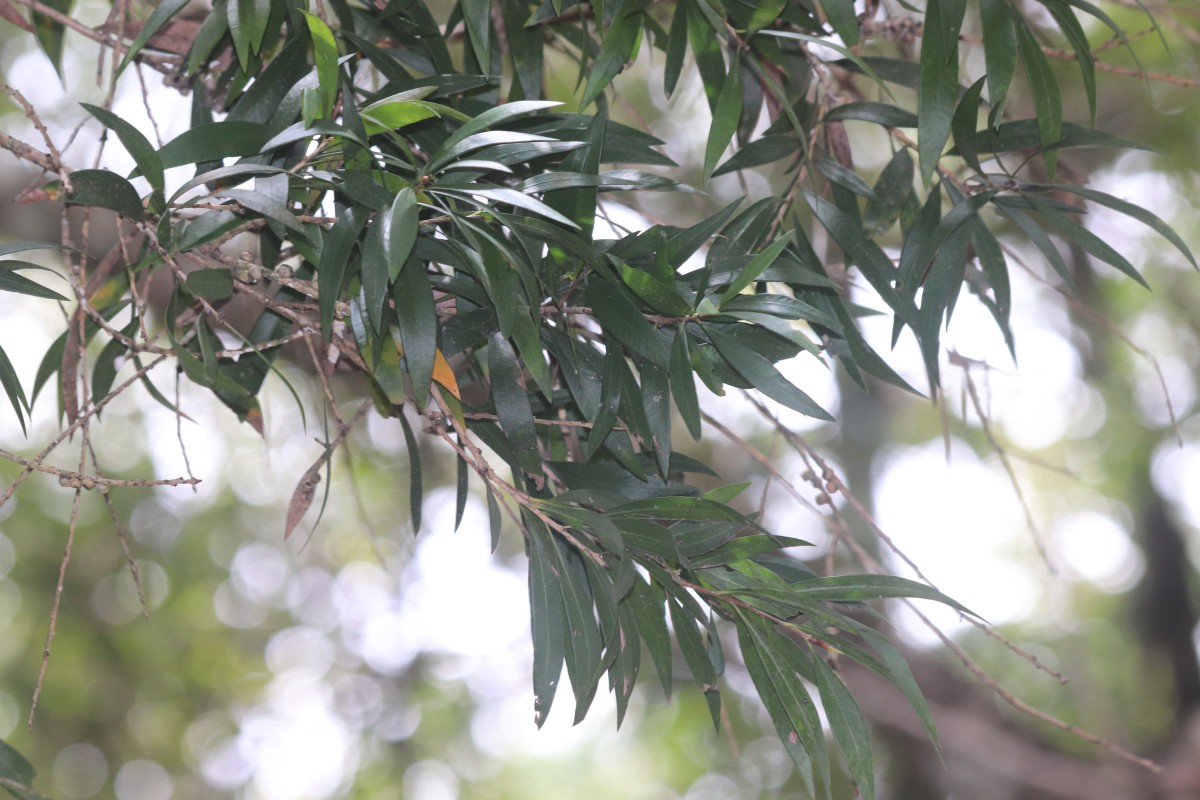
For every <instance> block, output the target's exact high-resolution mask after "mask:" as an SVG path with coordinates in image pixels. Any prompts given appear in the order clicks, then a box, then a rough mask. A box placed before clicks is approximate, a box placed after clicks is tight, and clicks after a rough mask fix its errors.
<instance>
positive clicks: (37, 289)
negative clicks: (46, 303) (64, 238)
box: [0, 259, 67, 301]
mask: <svg viewBox="0 0 1200 800" xmlns="http://www.w3.org/2000/svg"><path fill="white" fill-rule="evenodd" d="M19 269H45V268H44V267H42V266H40V265H38V264H33V263H31V262H29V261H17V260H15V259H14V260H12V261H0V292H16V293H17V294H24V295H29V296H30V297H44V298H46V299H47V300H64V301H65V300H67V298H66V296H64V295H61V294H59V293H58V292H56V291H54V290H53V289H48V288H46V287H45V286H42V285H41V284H40V283H38V282H37V281H32V280H30V279H29V278H26V277H25V276H24V275H18V274H17V272H16V270H19Z"/></svg>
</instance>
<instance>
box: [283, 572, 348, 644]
mask: <svg viewBox="0 0 1200 800" xmlns="http://www.w3.org/2000/svg"><path fill="white" fill-rule="evenodd" d="M287 606H288V610H289V611H291V612H292V616H293V617H295V618H296V621H297V622H300V623H303V624H305V625H308V626H310V627H312V628H317V629H318V630H322V631H325V632H329V631H332V630H334V629H335V628H336V627H337V624H338V613H337V607H336V606H335V605H334V603H333V576H332V575H330V574H329V573H328V572H326V571H325V570H323V569H318V568H316V567H307V568H305V569H302V570H300V571H299V572H297V573H296V574H294V575H292V576H291V578H289V579H288V585H287Z"/></svg>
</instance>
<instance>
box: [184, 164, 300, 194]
mask: <svg viewBox="0 0 1200 800" xmlns="http://www.w3.org/2000/svg"><path fill="white" fill-rule="evenodd" d="M286 171H287V170H285V169H283V168H282V167H273V166H271V165H269V164H231V165H230V166H228V167H217V168H216V169H211V170H209V171H208V172H203V173H201V174H199V175H197V176H196V177H194V178H192V179H191V180H190V181H188V182H187V183H185V184H183V185H182V186H180V187H179V188H178V189H176V190H175V193H174V194H172V195H171V199H170V202H171V203H174V202H175V200H176V199H178V198H179V197H182V196H183V195H184V194H185V193H186V192H188V191H190V190H192V189H195V188H196V187H197V186H203V185H205V184H213V185H214V186H215V187H216V188H217V189H220V188H222V187H223V186H230V187H232V186H236V185H238V184H240V183H245V181H246V180H247V179H248V178H252V177H255V176H257V175H279V174H281V173H284V172H286ZM230 179H236V180H230Z"/></svg>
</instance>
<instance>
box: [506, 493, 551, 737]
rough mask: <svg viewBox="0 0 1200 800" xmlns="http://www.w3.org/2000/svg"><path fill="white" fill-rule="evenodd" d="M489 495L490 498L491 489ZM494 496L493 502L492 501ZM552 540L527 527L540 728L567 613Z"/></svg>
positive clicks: (535, 692) (547, 708)
mask: <svg viewBox="0 0 1200 800" xmlns="http://www.w3.org/2000/svg"><path fill="white" fill-rule="evenodd" d="M488 497H489V498H492V493H491V489H490V488H489V489H488ZM494 502H495V501H494V499H493V500H492V503H494ZM554 550H555V548H554V543H553V542H552V541H551V540H550V534H549V533H548V532H547V531H546V529H545V528H543V527H542V526H541V525H531V526H529V609H530V612H531V613H530V618H531V619H530V621H531V626H532V629H533V721H534V722H535V723H536V724H537V726H538V727H539V728H540V727H541V726H542V723H544V722H545V721H546V716H547V715H548V714H549V713H550V706H551V704H552V703H553V702H554V694H555V691H556V690H557V689H558V681H559V678H560V677H562V668H563V658H564V655H565V653H566V647H567V616H566V609H565V608H564V607H563V590H562V586H561V583H562V579H561V578H560V575H559V570H558V566H557V564H556V563H555V561H556V559H555V553H554Z"/></svg>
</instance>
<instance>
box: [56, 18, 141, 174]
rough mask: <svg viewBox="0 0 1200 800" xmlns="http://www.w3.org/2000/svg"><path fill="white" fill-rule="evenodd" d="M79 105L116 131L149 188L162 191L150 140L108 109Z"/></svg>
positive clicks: (86, 104)
mask: <svg viewBox="0 0 1200 800" xmlns="http://www.w3.org/2000/svg"><path fill="white" fill-rule="evenodd" d="M156 13H157V12H156ZM81 105H82V106H83V107H84V108H86V109H87V111H88V113H89V114H91V115H92V116H93V117H95V118H96V119H98V120H100V122H101V123H103V124H104V126H105V127H108V128H111V129H112V130H114V131H116V134H117V138H119V139H120V140H121V144H122V145H124V146H125V149H126V150H128V151H129V155H131V156H133V161H134V163H135V164H137V168H138V171H139V172H141V173H142V175H143V177H145V178H146V180H147V181H149V182H150V186H151V188H153V189H156V190H158V191H160V192H161V191H162V190H163V165H162V159H161V158H160V157H159V155H158V152H157V151H156V150H155V149H154V145H152V144H150V140H149V139H147V138H146V137H145V135H143V134H142V132H141V131H139V130H138V129H137V128H135V127H133V125H131V124H129V123H128V122H126V121H125V120H123V119H121V118H120V117H118V116H117V115H116V114H114V113H112V112H111V111H109V110H108V109H106V108H100V107H99V106H93V105H89V104H88V103H81ZM72 183H74V179H72Z"/></svg>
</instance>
